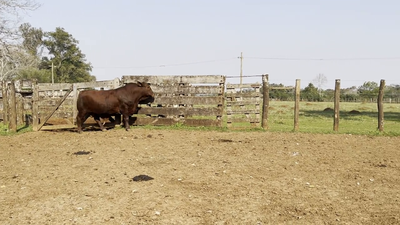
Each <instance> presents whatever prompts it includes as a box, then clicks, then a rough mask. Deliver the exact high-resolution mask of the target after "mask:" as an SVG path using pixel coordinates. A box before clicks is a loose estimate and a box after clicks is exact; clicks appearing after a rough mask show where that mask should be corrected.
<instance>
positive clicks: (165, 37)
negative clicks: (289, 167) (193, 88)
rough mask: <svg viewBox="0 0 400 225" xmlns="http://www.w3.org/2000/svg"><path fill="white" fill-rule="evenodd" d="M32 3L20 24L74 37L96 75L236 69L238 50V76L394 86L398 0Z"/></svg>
mask: <svg viewBox="0 0 400 225" xmlns="http://www.w3.org/2000/svg"><path fill="white" fill-rule="evenodd" d="M37 1H38V2H39V3H41V4H42V6H41V7H40V8H39V9H38V10H36V11H34V12H30V13H29V15H28V16H26V17H25V18H24V19H25V21H24V22H29V23H31V24H32V26H34V27H40V28H42V29H43V30H44V31H54V30H55V28H56V27H62V28H64V29H65V30H66V31H67V32H69V33H70V34H72V35H73V37H74V38H75V39H77V40H78V41H79V42H80V43H79V47H80V49H81V50H82V52H83V53H84V54H85V55H86V59H87V60H88V62H90V63H92V65H93V71H92V75H95V76H96V77H97V80H109V79H114V78H116V77H121V76H123V75H210V74H221V75H229V76H239V72H240V60H239V59H238V56H240V52H243V56H244V59H243V74H244V75H258V74H265V73H268V74H269V77H270V82H271V83H283V84H285V85H294V83H295V79H301V84H302V85H301V86H302V87H304V86H306V85H307V84H308V83H310V82H312V81H313V80H314V78H315V77H316V76H317V75H318V74H324V75H325V76H326V77H327V79H328V82H327V83H326V84H325V85H324V86H323V88H324V89H326V88H334V81H335V79H341V86H342V87H350V86H353V85H354V86H360V85H362V84H363V83H364V81H375V82H377V83H378V84H379V82H380V80H381V79H385V80H386V84H387V85H389V84H400V43H399V42H400V29H399V25H400V1H399V0H379V1H378V0H301V1H300V0H140V1H139V0H115V1H104V0H96V1H95V0H69V1H55V0H37ZM229 81H230V82H231V83H237V82H238V79H230V80H229ZM255 81H261V78H245V79H244V82H255Z"/></svg>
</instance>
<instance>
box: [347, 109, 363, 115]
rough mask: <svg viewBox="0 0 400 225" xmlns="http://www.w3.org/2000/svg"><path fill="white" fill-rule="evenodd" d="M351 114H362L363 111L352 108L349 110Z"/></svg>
mask: <svg viewBox="0 0 400 225" xmlns="http://www.w3.org/2000/svg"><path fill="white" fill-rule="evenodd" d="M349 114H356V115H357V114H361V112H360V111H358V110H351V111H350V112H349Z"/></svg>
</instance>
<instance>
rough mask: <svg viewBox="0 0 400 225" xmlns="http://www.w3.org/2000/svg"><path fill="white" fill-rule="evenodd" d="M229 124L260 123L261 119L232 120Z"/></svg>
mask: <svg viewBox="0 0 400 225" xmlns="http://www.w3.org/2000/svg"><path fill="white" fill-rule="evenodd" d="M228 122H230V123H244V122H248V123H260V119H259V118H252V117H249V118H247V117H246V118H231V119H230V120H228Z"/></svg>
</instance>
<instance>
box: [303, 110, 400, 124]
mask: <svg viewBox="0 0 400 225" xmlns="http://www.w3.org/2000/svg"><path fill="white" fill-rule="evenodd" d="M300 112H302V113H303V116H305V117H324V118H333V117H334V112H333V110H326V111H318V110H300ZM339 116H340V119H345V120H357V119H360V118H361V117H371V118H376V119H378V112H363V111H358V110H351V111H339ZM384 120H387V121H394V122H400V112H385V113H384Z"/></svg>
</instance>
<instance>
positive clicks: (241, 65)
mask: <svg viewBox="0 0 400 225" xmlns="http://www.w3.org/2000/svg"><path fill="white" fill-rule="evenodd" d="M238 58H240V86H239V89H240V92H242V84H243V52H240V57H238Z"/></svg>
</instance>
